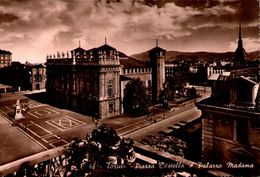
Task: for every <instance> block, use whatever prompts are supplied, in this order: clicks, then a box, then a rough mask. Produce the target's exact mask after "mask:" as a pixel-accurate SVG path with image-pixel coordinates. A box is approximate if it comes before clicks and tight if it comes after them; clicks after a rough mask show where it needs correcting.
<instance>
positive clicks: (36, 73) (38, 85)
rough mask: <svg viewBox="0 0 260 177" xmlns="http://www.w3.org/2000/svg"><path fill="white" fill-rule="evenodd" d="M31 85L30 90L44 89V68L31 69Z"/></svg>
mask: <svg viewBox="0 0 260 177" xmlns="http://www.w3.org/2000/svg"><path fill="white" fill-rule="evenodd" d="M31 84H32V90H40V89H45V85H46V68H45V67H32V70H31Z"/></svg>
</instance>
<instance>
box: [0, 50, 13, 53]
mask: <svg viewBox="0 0 260 177" xmlns="http://www.w3.org/2000/svg"><path fill="white" fill-rule="evenodd" d="M0 54H12V53H11V52H9V51H6V50H1V49H0Z"/></svg>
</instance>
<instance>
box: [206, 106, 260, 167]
mask: <svg viewBox="0 0 260 177" xmlns="http://www.w3.org/2000/svg"><path fill="white" fill-rule="evenodd" d="M201 109H202V119H203V120H202V147H203V161H204V162H220V163H223V164H226V163H227V162H232V163H239V162H243V161H247V162H248V163H249V162H250V163H260V143H259V137H260V126H259V120H258V119H259V116H260V114H257V113H252V114H251V113H243V115H242V114H241V113H240V112H238V111H236V110H233V111H229V110H228V109H226V110H224V109H218V108H215V110H211V109H207V108H204V107H202V108H201ZM257 118H258V119H257ZM241 148H242V149H243V151H244V153H245V154H248V155H245V156H246V157H243V156H238V155H237V154H238V153H236V151H237V150H238V149H241ZM250 154H251V155H252V157H251V155H250Z"/></svg>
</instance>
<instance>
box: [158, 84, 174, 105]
mask: <svg viewBox="0 0 260 177" xmlns="http://www.w3.org/2000/svg"><path fill="white" fill-rule="evenodd" d="M173 98H174V90H171V89H170V87H169V85H168V84H164V88H163V89H162V90H160V94H159V103H160V104H162V106H163V107H164V108H165V109H167V108H168V106H169V104H168V102H169V101H171V100H173Z"/></svg>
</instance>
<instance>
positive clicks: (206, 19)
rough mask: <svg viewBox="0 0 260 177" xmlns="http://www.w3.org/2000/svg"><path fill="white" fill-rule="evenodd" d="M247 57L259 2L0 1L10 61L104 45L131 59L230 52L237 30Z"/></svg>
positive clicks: (253, 45) (254, 41) (2, 42)
mask: <svg viewBox="0 0 260 177" xmlns="http://www.w3.org/2000/svg"><path fill="white" fill-rule="evenodd" d="M240 21H241V23H242V37H243V44H244V48H245V50H246V51H247V52H251V51H255V50H258V48H259V45H260V42H259V36H258V26H259V22H258V2H257V0H247V1H245V0H231V1H230V0H199V1H198V0H197V1H195V0H194V1H190V0H182V1H180V0H156V1H155V0H88V1H86V0H74V1H70V0H55V1H52V0H42V1H34V0H12V1H8V0H0V34H1V36H2V38H1V39H0V48H1V49H3V50H9V51H11V52H12V53H13V60H15V61H20V62H25V61H28V62H36V63H37V62H44V61H45V59H46V55H48V54H57V51H59V52H62V51H64V52H67V51H68V50H69V51H70V50H72V49H74V48H77V47H78V46H79V44H78V43H79V41H80V43H81V47H82V48H85V49H90V48H93V47H98V46H101V45H103V44H104V43H105V37H106V38H107V43H108V44H109V45H111V46H113V47H115V48H116V49H117V50H119V51H122V52H124V53H126V54H127V55H133V54H136V53H140V52H143V51H147V50H149V49H151V48H153V47H154V46H155V39H156V38H158V39H159V45H160V46H161V47H162V48H165V49H166V50H174V51H183V52H195V51H207V52H227V51H234V50H235V49H236V46H237V38H238V24H239V22H240Z"/></svg>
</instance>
